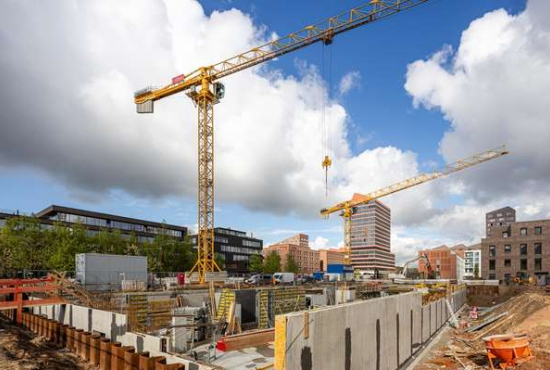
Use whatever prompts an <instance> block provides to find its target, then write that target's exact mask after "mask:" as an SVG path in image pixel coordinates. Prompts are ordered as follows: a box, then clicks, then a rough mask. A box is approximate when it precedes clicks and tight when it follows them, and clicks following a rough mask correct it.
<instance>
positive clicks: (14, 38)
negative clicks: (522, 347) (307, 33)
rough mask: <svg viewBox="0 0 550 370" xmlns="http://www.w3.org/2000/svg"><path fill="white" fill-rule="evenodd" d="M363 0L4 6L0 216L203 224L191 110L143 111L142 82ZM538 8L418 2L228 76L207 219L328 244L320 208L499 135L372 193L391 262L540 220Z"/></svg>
mask: <svg viewBox="0 0 550 370" xmlns="http://www.w3.org/2000/svg"><path fill="white" fill-rule="evenodd" d="M359 4H361V2H356V1H348V0H346V1H328V0H321V1H300V2H291V1H286V0H285V1H283V0H281V1H277V2H269V1H262V2H258V1H244V0H243V1H237V0H233V1H228V0H225V1H222V0H207V1H201V2H197V1H195V0H164V1H162V0H156V1H154V0H132V1H129V0H128V1H117V2H112V1H108V0H98V1H94V2H88V1H78V0H72V1H69V0H66V1H58V2H56V6H54V7H52V6H51V5H50V4H45V3H43V2H38V1H31V0H28V1H26V0H18V1H15V0H11V1H6V2H5V3H3V11H2V13H1V14H0V50H2V53H0V82H1V83H2V86H4V88H3V89H2V90H1V91H0V194H1V195H0V209H1V210H4V211H12V210H19V211H21V212H28V213H30V212H37V211H39V210H41V209H43V208H45V207H47V206H48V205H50V204H58V205H66V206H73V207H79V208H84V209H90V210H94V211H100V212H106V213H113V214H119V215H124V216H128V217H136V218H143V219H148V220H153V221H165V222H167V223H172V224H178V225H185V226H188V227H190V228H195V227H196V217H197V216H196V191H197V189H196V177H197V176H196V171H197V168H196V158H197V154H196V145H197V142H196V136H197V123H196V111H195V109H194V107H193V104H192V102H191V101H190V100H189V99H188V98H187V97H186V96H184V95H183V94H181V95H176V96H172V97H170V98H167V99H165V100H163V101H160V102H157V104H156V106H155V113H154V114H152V115H138V114H136V113H135V105H134V104H133V92H134V91H135V90H138V89H140V88H143V87H145V86H149V85H153V86H159V85H163V84H168V83H169V82H170V79H171V77H173V76H176V75H179V74H181V73H188V72H191V71H193V70H194V69H195V68H197V67H199V66H203V65H209V64H212V63H215V62H218V61H221V60H223V59H225V58H227V57H230V56H233V55H235V54H237V53H240V52H243V51H245V50H248V49H250V48H252V47H254V46H257V45H260V44H262V43H264V42H266V41H268V40H270V39H272V38H274V37H278V36H284V35H286V34H287V33H290V32H293V31H296V30H299V29H301V28H302V27H304V26H306V25H309V24H311V23H314V22H316V21H320V20H323V19H325V18H327V17H329V16H331V15H334V14H337V13H340V12H342V11H345V10H347V9H350V8H352V7H354V6H357V5H359ZM549 16H550V3H549V2H547V1H544V0H530V1H527V2H525V1H519V0H501V1H494V0H429V1H428V2H427V3H425V4H423V5H420V6H418V7H416V8H414V9H413V10H410V11H407V12H404V13H401V14H398V15H396V16H394V17H391V18H388V19H384V20H380V21H378V22H375V23H373V24H368V25H365V26H362V27H360V28H358V29H354V30H352V31H349V32H347V33H344V34H342V35H339V36H338V37H336V38H335V40H334V42H333V44H332V45H331V46H323V45H321V44H315V45H311V46H309V47H307V48H305V49H302V50H299V51H296V52H293V53H291V54H288V55H285V56H282V57H280V58H278V59H276V60H274V61H271V62H269V63H266V64H265V65H261V66H258V67H254V68H252V69H248V70H245V71H242V72H239V73H237V74H234V75H231V76H228V77H226V78H225V79H224V80H223V82H224V84H225V86H226V97H225V98H224V99H223V100H222V102H221V103H220V104H218V105H216V107H215V117H216V118H215V158H216V161H215V173H216V182H215V194H216V213H215V224H216V225H217V226H222V227H232V228H235V229H239V230H243V231H247V232H249V233H252V234H253V235H254V236H255V237H259V238H262V239H263V240H264V242H265V244H270V243H273V242H276V241H278V240H281V239H284V238H286V237H288V236H291V235H292V234H295V233H298V232H302V233H306V234H308V235H309V236H310V241H311V245H312V247H313V248H317V249H318V248H327V247H336V246H338V245H341V244H342V238H343V237H342V228H341V220H340V219H339V217H338V216H333V217H331V218H329V219H328V220H325V219H323V218H321V217H320V216H319V209H321V208H323V207H325V206H327V205H331V204H333V203H336V202H338V201H342V200H345V199H349V198H350V197H351V196H352V194H353V193H355V192H358V193H366V192H370V191H373V190H376V189H378V188H380V187H383V186H386V185H390V184H392V183H394V182H397V181H400V180H402V179H405V178H407V177H411V176H416V175H418V174H420V173H422V172H426V171H432V170H435V169H437V168H438V167H440V166H443V165H444V164H445V163H451V162H454V161H455V160H457V159H460V158H463V157H467V156H470V155H472V154H475V153H478V152H481V151H484V150H487V149H491V148H494V147H497V146H499V145H502V144H506V145H507V146H508V148H509V149H510V152H511V154H510V155H508V156H506V157H503V158H500V159H497V160H494V161H491V162H488V163H485V164H481V165H479V166H478V167H476V168H472V169H468V170H465V171H463V172H461V173H458V174H455V175H453V176H451V177H449V178H446V179H441V180H437V181H435V182H432V183H428V184H424V185H421V186H418V187H416V188H414V189H410V190H407V191H403V192H401V193H398V194H395V195H391V196H389V197H387V198H384V199H382V201H383V202H384V203H385V204H387V205H388V206H390V207H391V209H392V250H393V251H394V252H395V253H396V254H397V261H398V262H401V263H402V262H404V261H406V260H408V259H410V258H412V257H413V256H414V255H415V254H416V250H418V249H421V248H427V247H434V246H438V245H441V244H444V243H445V244H448V245H454V244H458V243H464V244H473V243H476V242H479V241H480V238H481V237H483V234H484V231H485V226H484V214H485V213H486V212H489V211H491V210H493V209H497V208H501V207H503V206H512V207H515V208H516V209H517V211H518V218H519V219H524V220H529V219H540V218H547V217H550V196H549V195H548V193H547V192H546V191H545V190H546V188H547V184H548V181H549V180H550V159H549V158H550V146H548V144H547V143H548V139H550V122H549V118H548V117H550V115H549V114H548V107H549V106H550V26H549V24H548V22H546V19H548V17H549ZM323 117H324V118H323ZM323 122H325V125H324V126H323ZM323 127H328V129H327V130H328V131H329V135H328V136H329V138H330V140H329V142H330V154H331V157H332V158H333V166H332V167H331V168H330V170H329V189H328V196H325V188H324V171H323V169H322V168H321V161H322V159H323V155H324V153H323V149H322V148H323V132H324V129H323Z"/></svg>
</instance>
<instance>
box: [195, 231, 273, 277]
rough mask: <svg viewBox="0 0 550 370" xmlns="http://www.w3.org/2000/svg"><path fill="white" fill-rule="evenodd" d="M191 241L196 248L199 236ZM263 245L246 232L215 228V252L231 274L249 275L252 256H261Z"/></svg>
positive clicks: (259, 240) (261, 241)
mask: <svg viewBox="0 0 550 370" xmlns="http://www.w3.org/2000/svg"><path fill="white" fill-rule="evenodd" d="M190 241H191V243H192V244H193V245H194V246H195V248H196V246H197V236H196V235H192V236H191V237H190ZM263 244H264V242H263V240H261V239H257V238H254V236H253V235H250V236H248V235H247V234H246V232H244V231H239V230H233V229H230V228H224V227H216V228H214V252H215V253H218V254H219V255H220V256H221V257H222V258H223V259H224V263H225V270H226V271H227V272H228V273H229V274H233V275H235V274H245V273H248V272H249V264H250V256H252V255H253V254H261V253H262V249H263Z"/></svg>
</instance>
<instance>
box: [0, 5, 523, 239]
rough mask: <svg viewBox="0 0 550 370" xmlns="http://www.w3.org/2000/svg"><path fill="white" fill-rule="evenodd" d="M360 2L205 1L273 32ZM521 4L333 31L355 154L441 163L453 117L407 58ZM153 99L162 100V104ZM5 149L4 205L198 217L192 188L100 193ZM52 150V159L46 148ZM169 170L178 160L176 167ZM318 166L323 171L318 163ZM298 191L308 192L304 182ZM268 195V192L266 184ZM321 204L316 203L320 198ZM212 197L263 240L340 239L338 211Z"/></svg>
mask: <svg viewBox="0 0 550 370" xmlns="http://www.w3.org/2000/svg"><path fill="white" fill-rule="evenodd" d="M358 4H360V2H356V1H338V2H337V1H328V0H320V1H298V2H296V1H261V2H258V1H236V0H234V1H214V0H208V1H202V2H201V5H202V6H203V8H204V11H205V13H206V15H207V16H209V15H210V14H211V13H212V12H223V11H227V10H229V9H232V8H236V9H238V10H240V11H241V12H242V13H245V14H248V15H250V17H251V18H252V20H253V22H254V25H255V26H256V27H260V26H265V27H266V31H267V33H271V32H276V33H277V34H278V35H280V36H282V35H285V34H287V33H289V32H291V31H295V30H298V29H300V28H302V27H303V26H305V25H307V24H309V23H314V22H315V21H319V20H323V19H325V18H327V17H328V16H331V15H333V14H335V13H339V12H341V11H344V10H346V9H349V8H352V7H354V6H356V5H358ZM525 6H526V4H525V2H524V1H517V0H502V1H493V0H432V1H429V2H428V3H427V4H425V5H422V6H419V7H417V8H415V9H413V10H412V11H408V12H406V13H403V14H400V15H397V16H395V17H392V18H389V19H385V20H382V21H379V22H376V23H374V24H371V25H366V26H363V27H361V28H359V29H356V30H352V31H350V32H348V33H345V34H343V35H340V36H338V37H337V38H336V39H335V42H334V44H333V45H332V46H330V48H331V49H332V55H333V69H332V81H333V84H332V86H330V94H331V95H332V96H333V98H335V99H336V100H337V102H338V104H340V105H341V106H342V107H344V109H345V111H346V113H347V115H348V120H347V128H348V133H347V134H348V136H347V138H348V142H349V145H350V149H351V152H352V154H353V155H359V154H360V153H361V152H363V151H365V150H372V149H375V148H379V147H388V146H392V147H395V148H398V149H399V150H401V151H403V152H407V151H411V152H412V153H415V154H416V155H417V157H416V162H417V163H418V166H419V168H420V170H422V171H425V170H429V169H431V168H432V166H433V165H434V163H437V164H442V163H444V161H443V159H442V157H441V155H440V153H439V150H440V147H439V145H440V142H441V140H442V138H443V135H444V134H445V132H447V131H448V130H449V129H450V122H449V121H448V120H446V119H445V118H444V117H443V115H442V113H441V111H440V110H439V109H432V110H428V109H425V108H424V107H419V108H414V107H413V103H412V97H411V96H410V95H409V94H408V93H407V91H406V89H405V88H404V84H405V82H406V73H407V65H409V64H410V63H412V62H414V61H417V60H426V59H427V58H429V57H430V56H431V55H432V54H433V53H435V52H437V51H439V50H441V48H442V47H443V46H444V45H451V46H452V47H453V49H455V50H456V49H457V48H458V47H459V44H460V37H461V34H462V32H463V31H464V30H465V29H467V28H468V27H469V25H470V23H471V22H472V21H474V20H475V19H477V18H480V17H482V16H483V15H484V14H486V13H487V12H490V11H493V10H495V9H498V8H503V9H505V10H506V11H507V12H508V13H509V14H518V13H520V12H522V11H523V10H524V9H525ZM60 16H62V15H60ZM205 32H208V30H206V31H205ZM322 48H323V46H321V45H319V44H317V45H313V46H310V47H308V48H306V49H303V50H300V51H297V52H294V53H292V54H290V55H286V56H284V57H282V58H280V59H278V60H276V61H273V62H270V68H272V69H277V70H280V71H281V72H282V73H283V75H285V76H297V78H300V71H299V68H298V65H299V64H300V63H301V62H303V61H305V62H307V63H309V64H313V65H316V66H319V65H320V64H321V55H322V54H321V53H322ZM144 52H145V51H144ZM0 58H1V57H0ZM212 62H215V60H212ZM133 63H135V64H138V63H139V62H138V61H134V62H133ZM355 71H357V72H359V74H360V76H361V77H360V80H359V83H358V86H356V87H355V88H354V89H353V90H352V91H350V92H349V93H348V94H346V95H344V96H342V97H338V84H339V82H340V80H341V78H342V77H343V76H344V75H345V74H347V73H350V72H355ZM181 72H186V71H181ZM170 73H171V72H167V73H163V72H162V71H155V76H159V75H161V76H162V75H166V78H167V79H168V78H170V77H171V76H170ZM130 81H131V80H130ZM131 82H132V81H131ZM153 82H154V81H153ZM227 94H232V91H231V90H228V91H227ZM186 104H190V103H189V102H186ZM436 108H437V107H436ZM157 109H159V110H161V109H162V107H161V106H159V107H158V108H157ZM172 119H175V118H174V117H172ZM136 121H137V118H136ZM2 135H10V132H9V131H7V130H3V131H2ZM28 135H30V136H32V135H33V133H32V132H28ZM187 139H188V140H189V142H188V144H189V145H190V146H192V147H194V146H195V145H196V143H195V140H194V138H192V137H188V138H187ZM35 140H40V138H38V137H37V138H36V139H35ZM235 140H238V138H237V139H235ZM142 145H144V146H147V145H148V143H147V142H143V144H142ZM29 150H31V149H29ZM36 155H37V156H40V155H41V154H40V153H36ZM274 155H276V153H274ZM1 159H2V153H0V169H1V172H0V194H2V197H1V202H0V209H7V210H16V209H18V210H21V211H24V212H32V211H38V210H40V209H42V208H44V207H46V206H48V205H49V204H61V205H67V206H74V207H81V208H85V209H92V210H96V211H102V212H108V213H115V214H121V215H125V216H130V217H137V218H144V219H150V220H155V221H160V220H165V221H166V222H168V223H174V224H183V225H186V226H193V225H194V224H195V223H196V221H195V220H196V211H195V198H194V197H189V196H178V195H174V194H168V195H166V196H163V197H150V196H148V195H143V196H140V194H137V193H136V192H132V191H126V189H125V188H124V187H123V186H121V187H120V188H117V186H110V187H108V190H107V191H106V192H105V193H103V194H102V193H101V192H92V193H90V192H88V191H87V190H86V189H85V186H84V187H83V189H79V187H78V186H77V185H75V184H74V183H71V182H68V181H66V179H65V178H64V175H63V174H64V173H66V174H67V177H70V172H71V169H70V167H68V168H66V170H65V172H63V170H58V171H57V172H52V171H50V170H46V169H44V168H41V166H40V165H37V162H33V163H25V162H24V161H23V162H21V161H19V162H17V163H7V164H6V163H5V164H4V166H2V161H1ZM48 160H49V161H55V159H51V158H50V159H48ZM319 161H320V159H319ZM235 166H238V163H235ZM388 170H391V168H388ZM121 171H123V170H121ZM174 171H178V169H177V168H174ZM319 176H322V172H321V169H320V168H319ZM361 186H362V188H361V189H356V190H355V191H358V192H359V191H361V192H367V191H370V190H374V188H373V187H372V185H370V184H369V183H364V184H362V185H361ZM188 194H189V193H188ZM414 194H415V193H413V196H414ZM303 196H304V197H307V196H308V194H307V192H306V193H304V194H303ZM266 197H269V195H267V194H266ZM464 201H465V197H464V195H463V194H458V195H456V194H455V195H451V196H449V197H446V198H444V199H442V200H440V207H443V208H444V207H449V206H453V205H456V204H460V203H461V202H464ZM325 205H326V204H319V207H318V208H321V207H323V206H325ZM217 207H218V208H217V213H216V224H217V225H219V226H224V227H233V228H236V229H241V230H245V231H248V232H253V233H254V234H255V236H257V237H260V238H263V239H264V240H265V241H266V242H267V243H270V242H274V241H277V240H279V239H282V238H285V237H287V236H289V235H290V234H291V233H293V232H294V231H296V232H300V231H302V232H306V233H308V234H309V235H310V238H311V239H315V238H316V237H319V236H321V237H323V238H326V239H328V240H327V241H326V243H325V244H326V245H330V246H335V245H337V244H338V243H339V242H340V241H341V239H342V236H341V231H340V228H339V227H340V220H339V219H338V217H333V218H331V219H330V220H329V221H325V220H321V219H315V218H311V217H301V216H299V215H296V214H293V213H292V212H291V213H290V214H288V213H287V214H284V213H283V214H272V213H270V212H268V211H267V210H265V209H263V210H259V211H252V210H250V207H248V206H246V205H245V206H243V205H242V204H240V203H239V201H228V202H218V203H217ZM480 222H482V221H480ZM400 230H401V231H400V232H401V233H402V235H403V236H404V237H405V236H406V233H407V230H408V231H410V233H411V235H415V236H417V237H418V236H419V235H421V238H422V240H423V241H424V242H426V241H427V240H428V241H429V240H430V232H432V231H430V230H429V228H428V229H426V228H425V227H420V228H416V229H414V228H411V229H405V231H404V230H403V229H400ZM433 233H434V236H433V243H437V242H438V241H440V240H441V235H438V234H437V232H435V231H433ZM428 243H429V242H428Z"/></svg>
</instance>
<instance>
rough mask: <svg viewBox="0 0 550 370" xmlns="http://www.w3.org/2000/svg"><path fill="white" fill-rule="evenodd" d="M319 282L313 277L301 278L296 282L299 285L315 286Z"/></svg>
mask: <svg viewBox="0 0 550 370" xmlns="http://www.w3.org/2000/svg"><path fill="white" fill-rule="evenodd" d="M316 281H317V280H315V278H314V277H312V276H307V275H305V276H300V277H299V278H298V279H296V282H297V283H298V284H314V283H315V282H316Z"/></svg>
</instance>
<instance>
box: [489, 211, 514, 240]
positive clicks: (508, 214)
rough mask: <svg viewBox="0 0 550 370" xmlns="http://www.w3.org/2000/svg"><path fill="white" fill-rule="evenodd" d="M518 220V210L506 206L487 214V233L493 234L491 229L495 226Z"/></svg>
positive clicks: (507, 224) (509, 223) (508, 224)
mask: <svg viewBox="0 0 550 370" xmlns="http://www.w3.org/2000/svg"><path fill="white" fill-rule="evenodd" d="M514 222H516V210H515V209H513V208H511V207H504V208H501V209H497V210H496V211H492V212H489V213H487V214H486V215H485V235H486V236H487V237H489V236H491V230H492V228H493V227H495V226H510V225H511V224H513V223H514Z"/></svg>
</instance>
